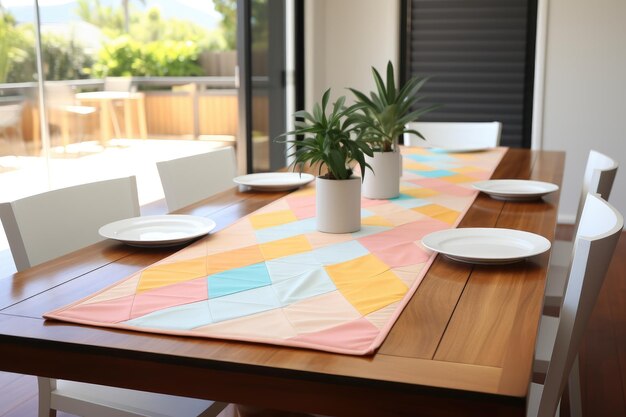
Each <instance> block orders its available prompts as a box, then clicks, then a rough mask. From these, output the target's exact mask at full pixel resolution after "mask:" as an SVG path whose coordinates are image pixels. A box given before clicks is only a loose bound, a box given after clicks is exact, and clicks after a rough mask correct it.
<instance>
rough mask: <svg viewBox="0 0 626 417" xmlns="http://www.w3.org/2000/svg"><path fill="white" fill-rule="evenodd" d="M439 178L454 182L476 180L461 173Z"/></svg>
mask: <svg viewBox="0 0 626 417" xmlns="http://www.w3.org/2000/svg"><path fill="white" fill-rule="evenodd" d="M440 179H441V180H444V181H448V182H451V183H454V184H458V183H462V182H474V181H476V178H473V177H468V176H467V175H462V174H458V175H451V176H449V177H441V178H440Z"/></svg>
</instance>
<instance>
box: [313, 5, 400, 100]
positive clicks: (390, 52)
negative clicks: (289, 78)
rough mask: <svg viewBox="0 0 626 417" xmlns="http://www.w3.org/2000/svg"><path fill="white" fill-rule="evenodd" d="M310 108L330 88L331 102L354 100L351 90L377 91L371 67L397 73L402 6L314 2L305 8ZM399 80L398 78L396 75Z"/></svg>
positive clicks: (380, 70)
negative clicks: (389, 63) (388, 67)
mask: <svg viewBox="0 0 626 417" xmlns="http://www.w3.org/2000/svg"><path fill="white" fill-rule="evenodd" d="M305 4H306V9H305V19H306V22H305V32H306V34H305V39H306V40H305V50H306V52H305V54H306V55H305V74H306V86H305V95H306V108H307V109H311V108H312V105H313V103H315V102H317V101H319V100H320V98H321V96H322V94H323V93H324V91H325V90H326V89H327V88H331V89H332V91H331V92H332V98H333V99H335V98H337V97H339V96H341V95H345V96H346V97H347V98H352V93H351V92H350V91H348V90H347V89H346V88H347V87H352V88H356V89H359V90H366V91H369V90H370V89H373V88H374V87H375V86H374V81H373V79H372V72H371V67H372V66H374V67H376V68H377V69H378V71H379V72H383V73H384V70H385V67H386V65H387V61H389V60H391V61H392V62H393V64H394V67H395V68H396V72H397V66H398V56H399V52H398V51H399V46H398V45H399V32H400V29H399V25H398V21H399V13H400V12H399V0H311V1H307V2H305ZM396 75H397V74H396Z"/></svg>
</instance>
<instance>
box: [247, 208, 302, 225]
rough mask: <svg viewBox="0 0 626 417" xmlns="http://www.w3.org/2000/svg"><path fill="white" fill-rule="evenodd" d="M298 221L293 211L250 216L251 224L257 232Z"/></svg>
mask: <svg viewBox="0 0 626 417" xmlns="http://www.w3.org/2000/svg"><path fill="white" fill-rule="evenodd" d="M296 220H298V218H297V217H296V215H295V214H293V212H292V211H291V210H281V211H275V212H272V213H263V214H254V215H252V216H250V223H251V224H252V227H254V228H255V229H256V230H259V229H265V228H267V227H272V226H278V225H281V224H285V223H291V222H294V221H296Z"/></svg>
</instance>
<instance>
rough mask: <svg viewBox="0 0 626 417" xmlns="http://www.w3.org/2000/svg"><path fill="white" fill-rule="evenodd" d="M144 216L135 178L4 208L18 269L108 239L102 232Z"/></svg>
mask: <svg viewBox="0 0 626 417" xmlns="http://www.w3.org/2000/svg"><path fill="white" fill-rule="evenodd" d="M137 216H139V200H138V198H137V182H136V179H135V177H134V176H132V177H125V178H119V179H113V180H106V181H99V182H93V183H89V184H83V185H76V186H73V187H68V188H62V189H59V190H53V191H48V192H45V193H42V194H37V195H34V196H31V197H25V198H22V199H20V200H16V201H13V202H10V203H1V204H0V220H2V225H3V226H4V230H5V232H6V235H7V238H8V240H9V246H10V248H11V253H12V255H13V259H14V260H15V266H16V267H17V270H18V271H21V270H24V269H26V268H29V267H31V266H35V265H37V264H40V263H42V262H45V261H47V260H50V259H54V258H56V257H59V256H61V255H65V254H67V253H69V252H73V251H75V250H78V249H80V248H82V247H85V246H88V245H91V244H93V243H96V242H98V241H100V240H102V239H103V238H102V237H101V236H100V235H99V234H98V229H99V228H100V227H101V226H103V225H105V224H107V223H110V222H112V221H116V220H121V219H124V218H129V217H137Z"/></svg>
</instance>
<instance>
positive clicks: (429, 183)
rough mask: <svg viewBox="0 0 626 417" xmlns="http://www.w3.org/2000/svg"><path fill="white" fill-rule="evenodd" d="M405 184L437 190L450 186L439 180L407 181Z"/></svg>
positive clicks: (421, 179)
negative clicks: (409, 183)
mask: <svg viewBox="0 0 626 417" xmlns="http://www.w3.org/2000/svg"><path fill="white" fill-rule="evenodd" d="M407 182H411V183H413V184H417V185H421V186H422V187H424V188H439V187H445V186H448V185H450V183H449V182H446V181H443V180H440V179H439V178H420V179H417V180H408V181H407Z"/></svg>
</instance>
